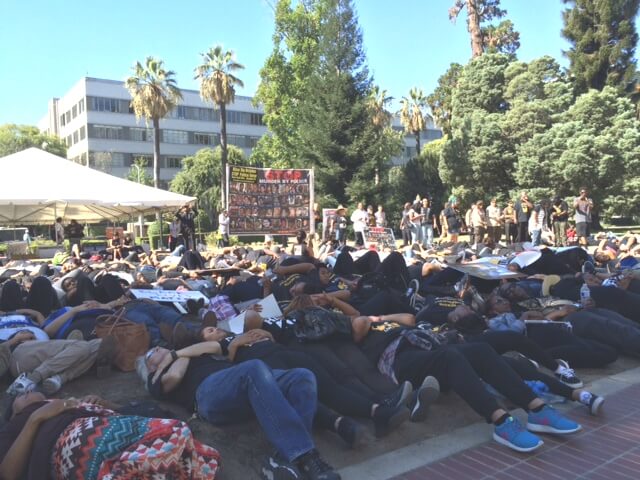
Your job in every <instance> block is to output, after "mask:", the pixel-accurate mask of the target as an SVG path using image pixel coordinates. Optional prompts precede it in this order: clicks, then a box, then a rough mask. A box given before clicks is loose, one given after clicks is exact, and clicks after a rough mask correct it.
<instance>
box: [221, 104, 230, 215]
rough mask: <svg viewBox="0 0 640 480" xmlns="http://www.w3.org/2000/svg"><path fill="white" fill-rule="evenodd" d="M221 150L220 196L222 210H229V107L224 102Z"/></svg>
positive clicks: (222, 108) (222, 106)
mask: <svg viewBox="0 0 640 480" xmlns="http://www.w3.org/2000/svg"><path fill="white" fill-rule="evenodd" d="M220 150H221V155H220V157H221V162H222V165H221V167H222V172H221V174H220V179H221V182H222V188H221V189H220V192H221V193H220V195H221V197H222V198H221V200H222V208H223V209H225V208H227V155H228V152H227V106H226V105H225V103H224V102H220Z"/></svg>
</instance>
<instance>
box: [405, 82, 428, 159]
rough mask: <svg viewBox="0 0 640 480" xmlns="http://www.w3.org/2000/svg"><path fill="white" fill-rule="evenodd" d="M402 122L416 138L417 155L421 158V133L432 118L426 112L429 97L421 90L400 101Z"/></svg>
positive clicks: (414, 91) (414, 89)
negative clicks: (427, 121)
mask: <svg viewBox="0 0 640 480" xmlns="http://www.w3.org/2000/svg"><path fill="white" fill-rule="evenodd" d="M400 105H401V109H400V121H401V122H402V125H403V126H404V129H405V131H406V132H407V133H411V134H413V135H415V137H416V155H417V156H420V132H422V131H423V130H424V128H425V123H426V122H425V120H426V119H428V118H431V116H430V115H429V114H428V113H426V112H425V109H426V108H427V97H426V96H425V94H424V93H423V92H422V89H420V88H412V89H411V90H409V98H407V97H402V100H400Z"/></svg>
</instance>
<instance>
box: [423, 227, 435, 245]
mask: <svg viewBox="0 0 640 480" xmlns="http://www.w3.org/2000/svg"><path fill="white" fill-rule="evenodd" d="M420 230H421V232H420V234H421V235H420V236H421V237H422V238H421V239H420V240H421V241H422V246H423V247H425V248H428V247H431V245H433V226H432V225H430V224H428V225H421V226H420Z"/></svg>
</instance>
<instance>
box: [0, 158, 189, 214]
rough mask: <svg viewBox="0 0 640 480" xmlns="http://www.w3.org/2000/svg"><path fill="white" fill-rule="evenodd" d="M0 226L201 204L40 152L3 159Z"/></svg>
mask: <svg viewBox="0 0 640 480" xmlns="http://www.w3.org/2000/svg"><path fill="white" fill-rule="evenodd" d="M0 172H2V177H3V180H4V181H3V182H2V184H3V185H2V187H1V188H0V224H14V225H15V224H52V223H54V222H55V219H56V218H57V217H62V218H64V219H65V220H70V219H72V218H75V219H76V220H80V221H83V222H89V223H91V222H100V221H103V220H115V219H120V220H122V219H127V218H131V217H135V216H138V215H139V214H150V213H154V212H158V211H166V210H177V209H178V208H179V207H180V206H182V205H185V204H187V203H193V202H195V201H196V199H195V198H194V197H187V196H184V195H179V194H177V193H172V192H167V191H165V190H160V189H157V188H153V187H148V186H146V185H141V184H139V183H135V182H130V181H128V180H124V179H122V178H118V177H114V176H112V175H109V174H106V173H103V172H100V171H97V170H93V169H91V168H88V167H84V166H82V165H78V164H76V163H74V162H71V161H69V160H67V159H65V158H61V157H58V156H56V155H53V154H51V153H48V152H45V151H43V150H40V149H37V148H28V149H27V150H23V151H21V152H18V153H14V154H12V155H8V156H6V157H3V158H0Z"/></svg>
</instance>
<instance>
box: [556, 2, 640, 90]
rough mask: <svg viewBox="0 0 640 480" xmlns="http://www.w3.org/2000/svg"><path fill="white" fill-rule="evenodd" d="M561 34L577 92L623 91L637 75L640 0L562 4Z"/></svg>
mask: <svg viewBox="0 0 640 480" xmlns="http://www.w3.org/2000/svg"><path fill="white" fill-rule="evenodd" d="M563 2H564V3H565V4H567V5H569V8H567V9H566V10H565V11H564V12H563V19H564V29H563V30H562V34H563V35H564V37H565V38H566V39H567V40H568V41H569V42H570V43H571V48H570V49H569V50H568V51H567V52H565V54H566V55H567V57H569V61H570V62H571V65H570V71H571V74H572V75H573V76H574V78H575V84H576V88H577V90H578V92H580V93H583V92H586V91H587V90H588V89H590V88H595V89H597V90H602V89H603V88H604V87H605V86H612V87H616V88H618V89H619V90H621V91H622V90H624V89H625V88H626V86H627V84H628V83H629V82H630V81H631V79H632V77H633V75H634V73H635V71H636V60H635V58H634V54H635V49H636V45H637V43H638V33H637V32H636V27H635V20H636V17H637V15H638V5H639V4H640V0H563Z"/></svg>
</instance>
